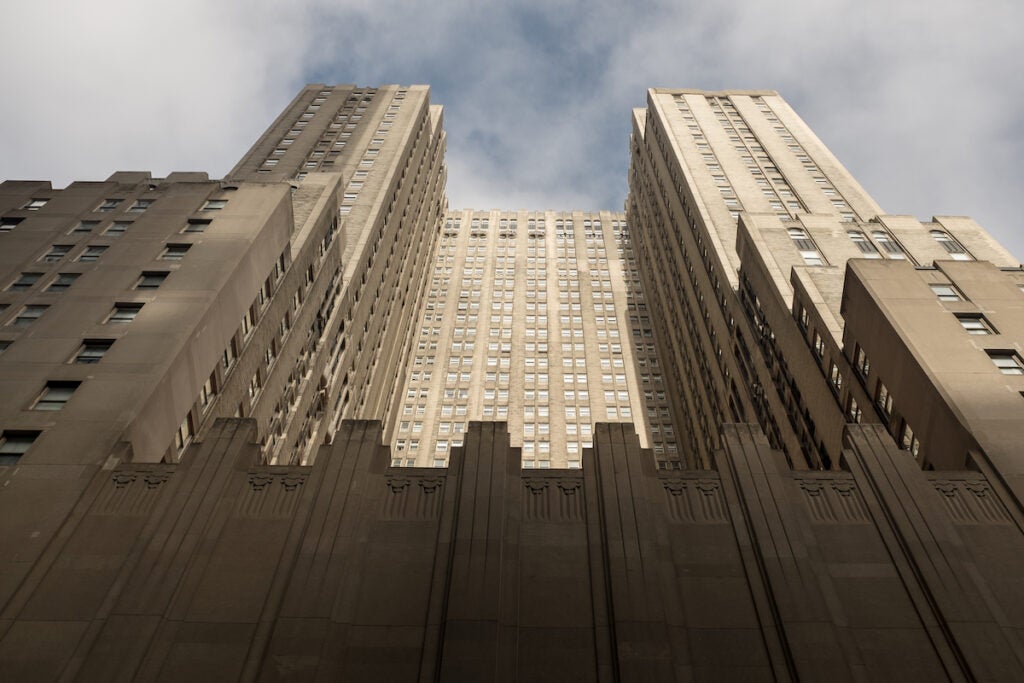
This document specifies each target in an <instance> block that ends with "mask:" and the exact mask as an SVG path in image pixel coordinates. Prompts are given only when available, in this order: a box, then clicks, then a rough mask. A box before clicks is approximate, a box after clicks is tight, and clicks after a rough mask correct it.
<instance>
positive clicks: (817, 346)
mask: <svg viewBox="0 0 1024 683" xmlns="http://www.w3.org/2000/svg"><path fill="white" fill-rule="evenodd" d="M814 355H816V356H817V357H818V358H823V357H824V356H825V340H824V339H822V338H821V335H820V334H819V333H818V331H817V330H815V331H814Z"/></svg>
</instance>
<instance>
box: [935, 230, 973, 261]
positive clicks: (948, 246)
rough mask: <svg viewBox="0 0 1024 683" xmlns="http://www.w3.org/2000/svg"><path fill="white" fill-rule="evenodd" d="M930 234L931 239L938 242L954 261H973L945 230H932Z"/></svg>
mask: <svg viewBox="0 0 1024 683" xmlns="http://www.w3.org/2000/svg"><path fill="white" fill-rule="evenodd" d="M930 234H931V236H932V239H933V240H935V241H936V242H938V243H939V244H940V245H941V246H942V248H943V249H945V250H946V253H948V254H949V257H950V258H951V259H953V260H954V261H971V260H973V259H972V258H971V255H970V254H968V253H967V250H966V249H964V248H963V246H962V245H961V244H960V243H959V242H957V241H956V239H954V238H953V236H952V235H950V234H949V233H948V232H946V231H945V230H932V231H930Z"/></svg>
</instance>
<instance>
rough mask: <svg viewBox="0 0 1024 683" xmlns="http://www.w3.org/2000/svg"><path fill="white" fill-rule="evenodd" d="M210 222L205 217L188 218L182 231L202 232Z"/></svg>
mask: <svg viewBox="0 0 1024 683" xmlns="http://www.w3.org/2000/svg"><path fill="white" fill-rule="evenodd" d="M210 223H211V221H210V220H209V219H207V218H190V219H189V220H188V223H186V224H185V229H184V230H182V232H203V231H205V230H206V228H208V227H209V226H210Z"/></svg>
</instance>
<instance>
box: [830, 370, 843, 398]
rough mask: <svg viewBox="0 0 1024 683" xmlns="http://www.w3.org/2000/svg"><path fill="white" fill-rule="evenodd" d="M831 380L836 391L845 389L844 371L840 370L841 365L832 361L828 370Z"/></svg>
mask: <svg viewBox="0 0 1024 683" xmlns="http://www.w3.org/2000/svg"><path fill="white" fill-rule="evenodd" d="M828 376H829V381H830V383H831V384H832V387H833V388H834V389H835V390H836V392H839V391H842V389H843V373H841V372H840V371H839V366H838V365H836V364H835V363H832V364H831V366H830V367H829V370H828Z"/></svg>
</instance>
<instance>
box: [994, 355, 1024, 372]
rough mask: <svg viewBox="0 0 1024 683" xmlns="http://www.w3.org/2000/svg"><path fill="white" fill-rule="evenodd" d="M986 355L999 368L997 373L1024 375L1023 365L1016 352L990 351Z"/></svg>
mask: <svg viewBox="0 0 1024 683" xmlns="http://www.w3.org/2000/svg"><path fill="white" fill-rule="evenodd" d="M987 353H988V357H989V358H991V359H992V362H993V363H995V364H996V367H997V368H999V372H1001V373H1003V374H1004V375H1024V363H1021V360H1020V356H1018V355H1017V353H1016V352H1014V351H994V350H990V351H988V352H987Z"/></svg>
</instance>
